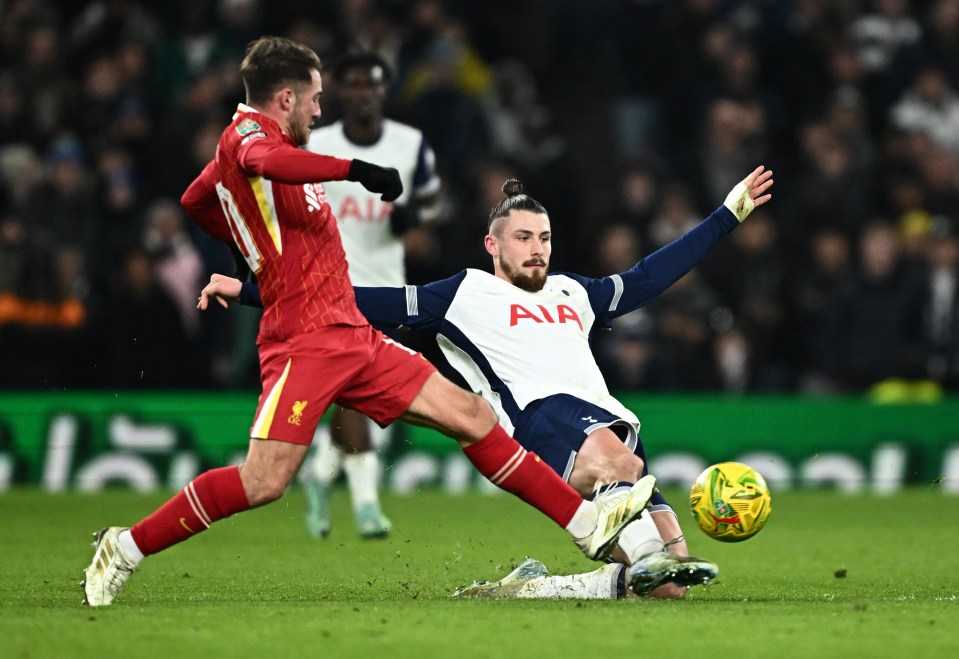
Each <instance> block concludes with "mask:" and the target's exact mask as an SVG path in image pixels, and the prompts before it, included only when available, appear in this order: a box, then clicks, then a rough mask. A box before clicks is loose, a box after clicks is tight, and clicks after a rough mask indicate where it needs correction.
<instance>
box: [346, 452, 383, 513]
mask: <svg viewBox="0 0 959 659" xmlns="http://www.w3.org/2000/svg"><path fill="white" fill-rule="evenodd" d="M343 471H345V472H346V482H347V483H349V486H350V497H351V499H352V500H353V510H357V509H358V508H359V507H360V506H362V505H363V504H367V503H374V504H377V505H379V502H380V499H379V495H378V493H377V490H378V489H379V479H380V461H379V458H377V457H376V452H375V451H364V452H363V453H348V454H345V455H344V456H343Z"/></svg>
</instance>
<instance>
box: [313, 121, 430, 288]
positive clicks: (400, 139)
mask: <svg viewBox="0 0 959 659" xmlns="http://www.w3.org/2000/svg"><path fill="white" fill-rule="evenodd" d="M306 148H307V149H308V150H309V151H313V152H315V153H322V154H325V155H329V156H336V157H338V158H350V159H353V158H356V159H359V160H365V161H366V162H370V163H373V164H376V165H379V166H381V167H395V168H396V169H397V171H399V173H400V179H401V180H402V181H403V194H402V195H400V198H399V199H397V200H396V202H395V203H398V204H411V203H412V202H414V201H416V200H418V199H422V198H424V197H429V196H432V195H434V194H436V192H437V191H439V188H440V179H439V177H438V176H437V174H436V162H435V160H436V159H435V156H434V155H433V151H432V149H431V148H430V146H429V144H427V143H426V140H425V139H424V137H423V133H422V132H420V131H419V130H418V129H416V128H413V127H412V126H407V125H405V124H401V123H399V122H396V121H391V120H389V119H386V120H384V121H383V133H382V135H381V137H380V139H379V140H378V141H377V142H376V143H375V144H370V145H361V144H354V143H353V142H350V141H349V140H348V139H347V137H346V134H345V133H344V132H343V122H342V121H337V122H336V123H334V124H331V125H329V126H324V127H322V128H317V129H316V130H314V131H312V133H311V134H310V140H309V142H308V143H307V145H306ZM323 189H324V190H325V191H326V196H327V198H328V199H329V202H330V208H331V209H332V211H333V216H334V217H335V218H336V220H337V226H338V227H339V230H340V236H341V237H342V239H343V249H344V250H345V251H346V260H347V263H349V270H350V279H351V280H352V281H353V284H354V285H357V286H402V285H403V284H405V283H406V274H405V269H404V266H403V239H402V238H401V237H397V236H395V235H393V233H392V232H391V231H390V222H389V218H390V211H391V209H392V207H393V204H391V203H389V202H384V201H381V200H380V195H379V194H378V193H374V192H370V191H368V190H367V189H366V188H364V187H363V186H362V185H360V184H359V183H354V182H351V181H329V182H324V183H323Z"/></svg>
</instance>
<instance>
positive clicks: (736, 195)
mask: <svg viewBox="0 0 959 659" xmlns="http://www.w3.org/2000/svg"><path fill="white" fill-rule="evenodd" d="M772 184H773V172H772V170H771V169H766V168H765V167H764V166H763V165H760V166H759V167H757V168H756V169H754V170H753V171H752V173H751V174H750V175H749V176H747V177H746V178H744V179H743V180H742V181H740V182H739V183H738V184H737V185H736V187H735V188H733V189H732V191H731V192H730V193H729V195H727V196H726V201H724V202H723V206H725V207H726V208H728V209H729V210H731V211H732V212H733V215H735V216H736V219H737V220H739V221H740V222H742V221H743V220H745V219H746V217H747V216H748V215H749V214H750V213H752V212H753V209H754V208H756V207H758V206H762V205H763V204H765V203H766V202H767V201H769V200H770V199H772V198H773V196H772V195H771V194H766V190H768V189H769V188H771V187H772Z"/></svg>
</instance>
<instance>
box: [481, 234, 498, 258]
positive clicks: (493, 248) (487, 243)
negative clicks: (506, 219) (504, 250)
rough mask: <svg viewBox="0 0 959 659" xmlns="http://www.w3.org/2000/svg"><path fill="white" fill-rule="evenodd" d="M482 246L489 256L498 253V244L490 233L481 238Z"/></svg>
mask: <svg viewBox="0 0 959 659" xmlns="http://www.w3.org/2000/svg"><path fill="white" fill-rule="evenodd" d="M483 246H484V247H485V248H486V252H487V253H488V254H489V255H490V256H498V255H499V246H498V245H497V244H496V238H494V237H493V236H492V235H490V234H486V237H485V238H483Z"/></svg>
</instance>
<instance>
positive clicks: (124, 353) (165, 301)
mask: <svg viewBox="0 0 959 659" xmlns="http://www.w3.org/2000/svg"><path fill="white" fill-rule="evenodd" d="M105 310H106V314H105V318H104V322H103V327H102V332H101V334H100V335H99V337H98V339H99V344H98V354H99V355H100V359H101V360H102V363H103V364H104V367H103V370H104V382H105V383H108V384H109V385H110V386H112V387H124V388H134V389H144V388H147V389H149V388H158V387H159V388H163V387H176V386H184V385H189V384H191V383H195V382H196V374H195V373H194V372H193V369H194V368H195V367H196V365H195V363H194V362H193V360H192V359H191V357H192V356H193V351H192V348H191V344H190V341H189V339H188V337H187V334H186V331H185V330H184V328H183V325H182V324H181V322H180V318H181V316H180V309H179V308H178V307H177V305H176V302H175V301H174V300H173V298H171V297H170V295H169V294H168V293H167V292H166V291H165V290H164V289H163V287H162V286H161V285H160V283H159V282H158V281H157V278H156V276H155V274H154V266H153V261H152V259H151V257H150V255H149V253H148V252H147V251H146V250H145V249H144V248H142V247H139V246H132V247H130V248H128V249H126V250H124V252H123V254H122V257H121V262H120V265H119V269H118V271H117V279H116V281H115V283H114V287H113V290H112V291H111V292H110V295H109V297H108V298H107V300H106V305H105Z"/></svg>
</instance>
